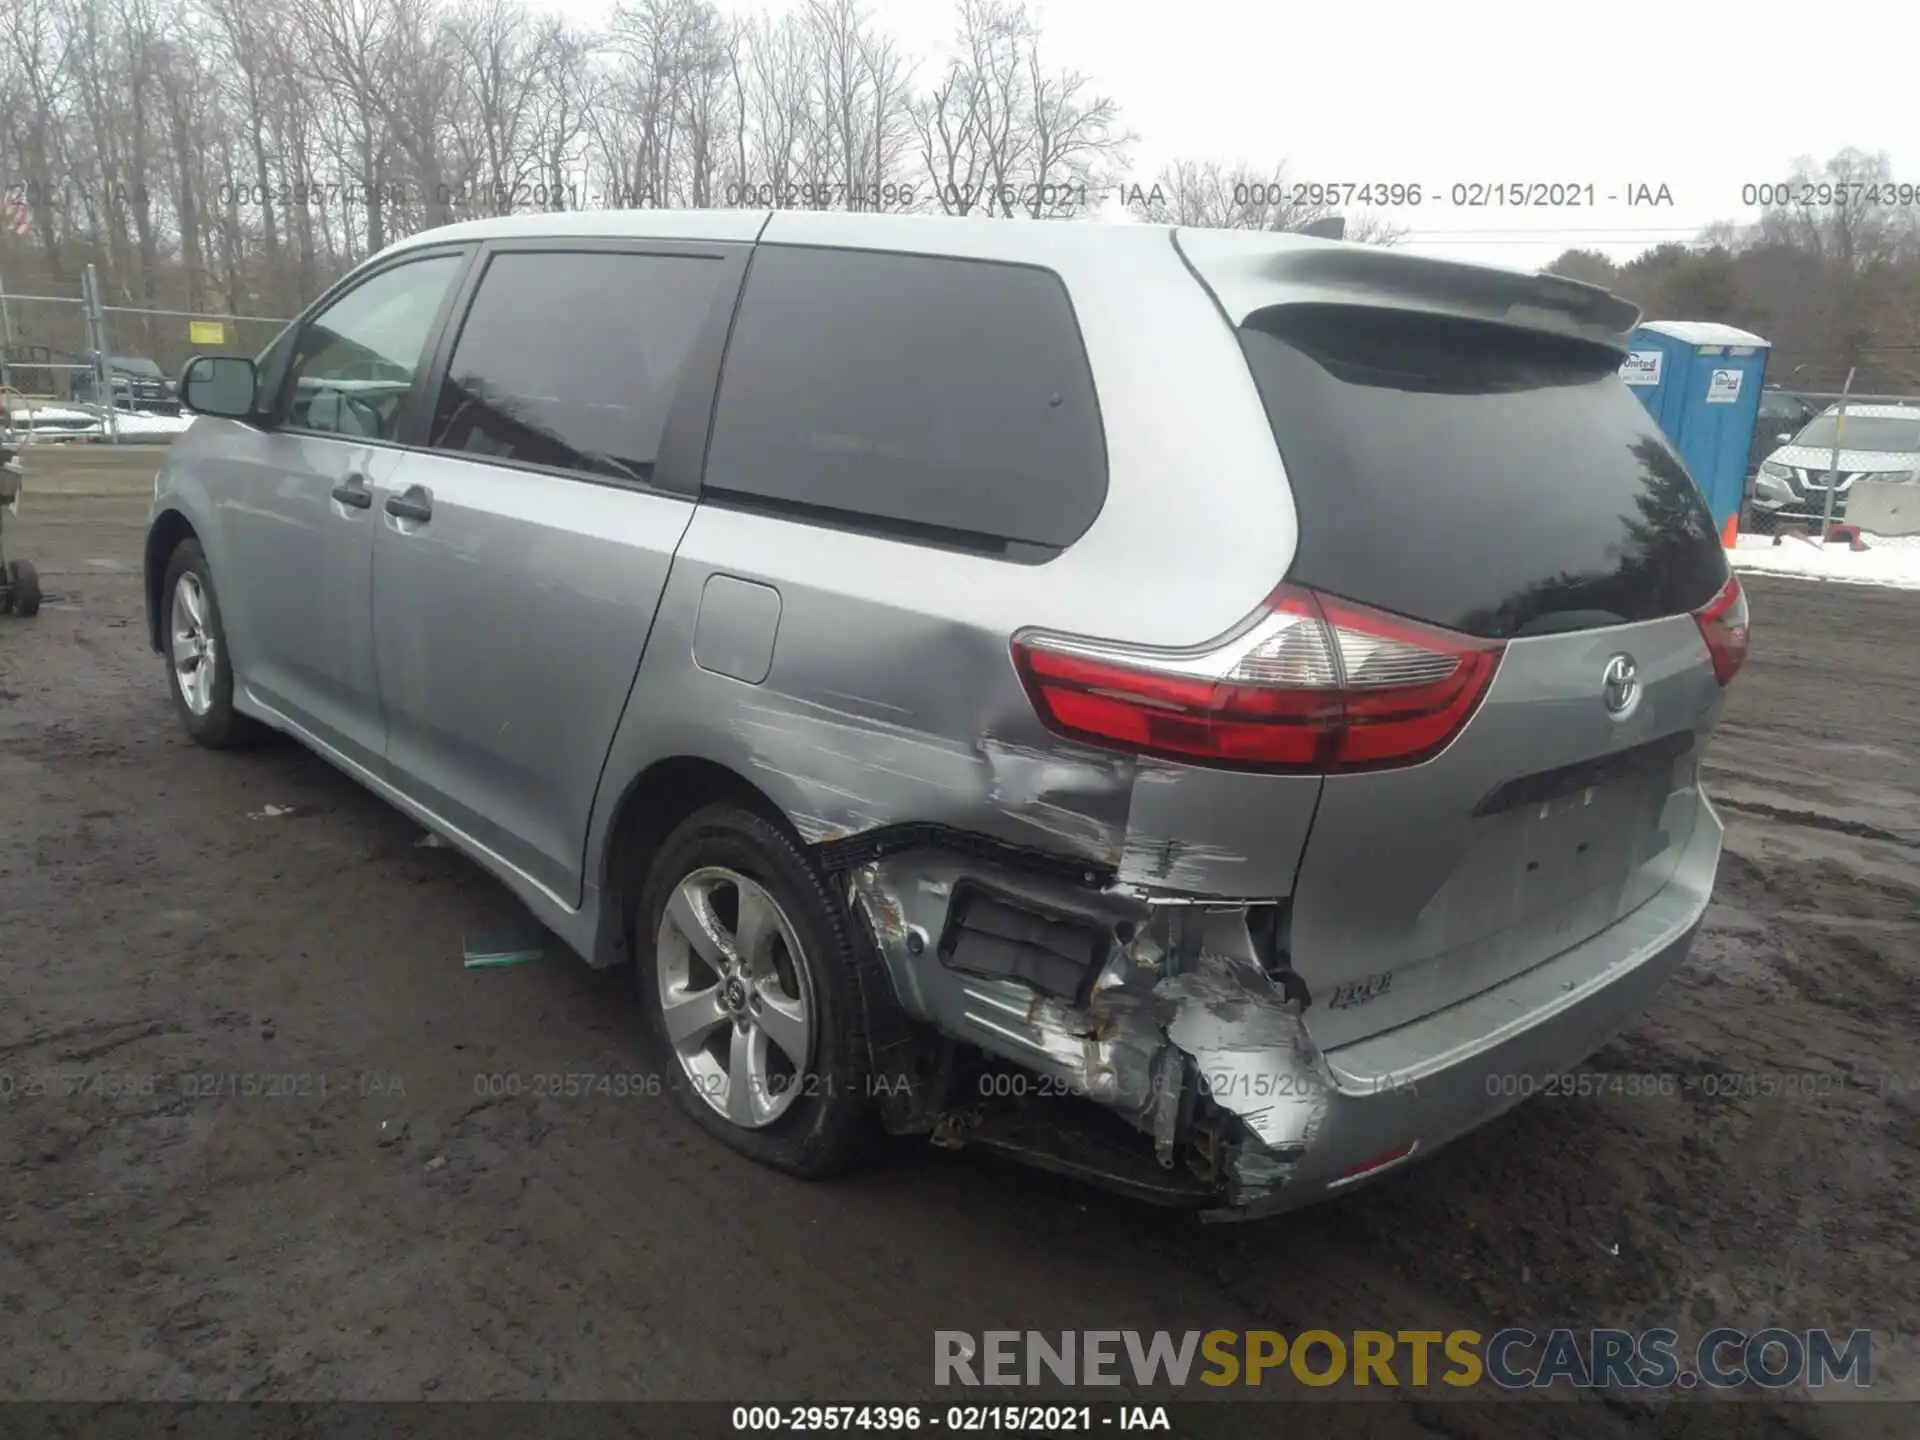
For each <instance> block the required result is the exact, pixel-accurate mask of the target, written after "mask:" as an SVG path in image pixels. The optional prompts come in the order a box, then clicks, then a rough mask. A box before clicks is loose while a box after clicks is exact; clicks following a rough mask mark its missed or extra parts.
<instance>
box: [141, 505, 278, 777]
mask: <svg viewBox="0 0 1920 1440" xmlns="http://www.w3.org/2000/svg"><path fill="white" fill-rule="evenodd" d="M160 605H161V611H160V640H161V643H162V644H163V645H164V646H165V647H166V655H167V690H168V693H169V694H171V695H172V696H173V708H174V712H175V713H176V714H178V715H179V717H180V723H181V725H182V726H184V727H185V729H186V732H187V734H188V735H190V736H192V737H193V740H194V743H195V744H199V745H204V746H206V747H207V748H208V749H209V750H231V749H235V748H238V747H240V746H243V745H250V744H253V743H255V742H256V741H258V740H259V739H260V738H261V737H262V736H263V735H265V734H266V729H265V727H264V726H262V725H260V724H258V723H257V722H256V721H253V720H250V719H249V718H247V717H246V716H245V715H242V714H240V713H239V712H238V711H237V710H235V709H234V708H233V660H232V658H231V655H230V652H229V650H228V648H227V631H226V625H225V624H224V622H223V621H222V619H221V616H220V597H219V595H218V594H217V593H216V592H215V590H214V588H213V570H212V568H211V567H210V566H209V565H208V564H207V557H206V555H205V554H204V553H203V552H202V551H201V549H200V542H199V541H198V540H193V539H188V540H182V541H181V542H180V544H179V545H178V546H176V547H175V548H174V552H173V556H172V558H171V559H169V560H168V561H167V572H166V578H165V579H164V580H162V581H161V583H160ZM189 662H192V663H189Z"/></svg>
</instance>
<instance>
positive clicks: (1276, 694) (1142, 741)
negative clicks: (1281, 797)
mask: <svg viewBox="0 0 1920 1440" xmlns="http://www.w3.org/2000/svg"><path fill="white" fill-rule="evenodd" d="M1502 649H1503V647H1502V646H1501V644H1500V643H1499V642H1497V641H1484V640H1475V639H1472V638H1470V637H1467V636H1463V635H1456V634H1454V633H1453V632H1452V631H1448V630H1441V629H1438V628H1436V627H1434V626H1431V625H1422V624H1419V623H1417V622H1415V621H1412V620H1403V619H1400V618H1399V617H1397V616H1392V615H1385V614H1382V613H1380V612H1378V611H1375V610H1370V609H1368V608H1366V607H1365V606H1361V605H1355V604H1352V603H1350V602H1348V601H1345V600H1336V599H1332V598H1330V597H1325V596H1321V595H1317V594H1315V593H1313V592H1312V591H1308V590H1300V589H1294V588H1292V587H1289V586H1282V587H1281V588H1280V589H1279V590H1277V591H1275V592H1274V594H1273V595H1272V596H1271V597H1269V599H1268V601H1267V603H1266V604H1265V605H1264V606H1263V607H1262V609H1261V611H1260V613H1259V614H1258V615H1256V616H1255V617H1254V619H1253V621H1252V622H1250V623H1249V624H1248V625H1245V626H1243V627H1241V628H1240V629H1239V630H1237V631H1236V632H1235V633H1234V634H1232V635H1230V636H1229V637H1227V638H1226V639H1224V640H1221V641H1219V642H1218V643H1216V644H1213V645H1209V646H1206V647H1203V648H1202V649H1199V650H1152V649H1147V648H1143V647H1132V646H1125V645H1111V644H1105V643H1101V642H1094V641H1083V640H1078V639H1073V638H1071V637H1066V636H1053V635H1039V634H1033V633H1025V634H1022V635H1019V636H1016V637H1015V638H1014V642H1013V659H1014V665H1015V667H1016V668H1017V669H1018V670H1019V672H1020V678H1021V680H1022V682H1023V683H1024V684H1025V685H1026V688H1027V694H1028V695H1029V697H1030V698H1031V699H1032V701H1033V705H1034V708H1035V710H1037V711H1038V712H1039V714H1040V718H1041V719H1042V720H1044V721H1045V722H1046V723H1047V725H1048V726H1049V727H1050V728H1051V729H1053V730H1054V731H1055V732H1057V733H1059V734H1061V735H1065V736H1069V737H1071V738H1074V739H1079V740H1089V741H1092V742H1094V743H1095V744H1100V745H1108V746H1114V747H1117V748H1120V749H1124V750H1131V751H1136V752H1139V753H1142V754H1151V755H1162V756H1166V757H1168V758H1170V759H1177V760H1192V761H1196V762H1199V763H1203V764H1204V763H1212V764H1217V765H1238V766H1246V767H1249V768H1257V769H1262V770H1306V771H1327V770H1358V769H1369V768H1374V767H1379V766H1387V765H1410V764H1414V763H1417V762H1418V761H1421V760H1425V759H1427V758H1428V757H1430V756H1432V755H1434V754H1436V753H1437V752H1438V751H1439V750H1440V749H1441V748H1442V747H1444V746H1445V745H1446V743H1447V742H1448V741H1449V740H1451V739H1452V738H1453V737H1454V736H1455V735H1457V734H1458V733H1459V732H1460V729H1461V727H1462V726H1464V725H1465V724H1466V722H1467V720H1468V719H1469V718H1470V717H1471V716H1472V714H1473V712H1474V710H1475V709H1476V708H1477V707H1478V706H1479V704H1480V701H1481V698H1482V697H1483V696H1484V695H1485V694H1486V693H1487V687H1488V685H1489V684H1490V683H1491V682H1492V680H1493V673H1494V670H1495V669H1496V668H1497V667H1498V665H1499V663H1500V655H1501V651H1502Z"/></svg>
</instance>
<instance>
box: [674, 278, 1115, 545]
mask: <svg viewBox="0 0 1920 1440" xmlns="http://www.w3.org/2000/svg"><path fill="white" fill-rule="evenodd" d="M705 489H706V490H707V491H708V492H709V493H712V492H720V493H731V494H734V495H740V496H753V497H757V498H760V499H763V500H767V501H771V502H774V503H775V504H779V505H784V506H788V507H792V508H794V509H796V510H797V511H799V512H800V513H802V514H812V515H817V516H819V517H821V518H823V519H828V520H834V519H839V520H842V521H853V522H855V523H858V524H872V525H878V526H880V527H881V528H884V529H889V530H892V531H894V532H895V533H902V534H905V535H908V536H913V535H915V534H916V533H922V534H924V536H925V538H927V539H929V540H934V541H939V540H942V539H947V540H959V541H962V542H963V543H968V542H970V543H973V544H976V545H979V546H981V547H982V548H985V549H989V550H992V549H996V548H998V549H1001V550H1003V551H1004V550H1005V549H1006V548H1007V547H1008V546H1010V545H1012V546H1039V547H1045V548H1046V549H1047V550H1048V551H1049V552H1051V551H1053V550H1057V549H1059V548H1062V547H1064V546H1067V545H1070V544H1072V543H1073V542H1074V541H1075V540H1077V539H1078V538H1079V537H1080V535H1081V534H1082V533H1083V532H1084V531H1085V530H1086V528H1087V527H1088V526H1089V525H1090V524H1092V523H1093V519H1094V517H1095V516H1096V515H1098V514H1099V512H1100V507H1101V505H1102V504H1103V503H1104V501H1105V499H1106V490H1107V464H1106V447H1105V442H1104V439H1103V432H1102V430H1101V427H1100V415H1099V410H1098V407H1097V405H1096V403H1095V399H1094V390H1093V377H1092V375H1091V374H1090V373H1089V371H1088V369H1087V359H1086V351H1085V349H1084V347H1083V346H1082V344H1081V340H1080V330H1079V326H1078V325H1077V324H1076V323H1075V320H1074V316H1073V309H1072V306H1071V305H1070V303H1069V302H1068V300H1067V293H1066V289H1065V287H1064V286H1062V284H1061V283H1060V280H1059V278H1058V277H1057V276H1055V275H1053V274H1051V273H1050V272H1048V271H1044V270H1038V269H1032V268H1028V267H1025V266H1015V265H1003V264H988V263H982V262H976V261H967V260H954V259H944V258H937V257H929V256H918V255H894V254H885V253H880V252H875V251H852V250H828V249H817V248H810V247H800V246H767V245H763V246H761V247H760V249H759V250H758V251H757V252H756V253H755V255H754V259H753V267H752V269H751V270H750V271H749V272H748V275H747V284H746V292H745V294H744V296H743V297H742V299H741V302H740V313H739V315H738V317H737V318H736V320H735V323H734V331H733V339H732V341H731V343H730V344H729V345H728V347H727V362H726V369H725V373H724V375H723V376H722V379H721V382H720V398H719V410H718V414H717V417H716V420H715V422H714V433H713V444H712V448H711V450H710V451H709V454H708V458H707V471H706V480H705Z"/></svg>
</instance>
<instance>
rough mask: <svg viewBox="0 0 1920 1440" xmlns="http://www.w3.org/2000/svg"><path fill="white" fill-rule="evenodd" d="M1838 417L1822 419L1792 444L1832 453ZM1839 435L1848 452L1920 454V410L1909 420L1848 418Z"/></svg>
mask: <svg viewBox="0 0 1920 1440" xmlns="http://www.w3.org/2000/svg"><path fill="white" fill-rule="evenodd" d="M1839 418H1840V417H1839V416H1837V415H1822V416H1820V417H1819V418H1817V419H1816V420H1814V422H1813V423H1812V424H1810V425H1809V426H1807V428H1806V429H1804V430H1802V431H1801V432H1800V433H1799V434H1798V435H1796V436H1795V437H1794V441H1793V443H1794V444H1796V445H1812V446H1814V447H1816V448H1818V449H1821V450H1831V449H1832V448H1833V441H1834V435H1835V426H1836V424H1837V422H1838V420H1839ZM1839 433H1840V437H1841V445H1842V447H1843V448H1845V449H1848V450H1889V451H1894V452H1904V451H1920V410H1916V411H1915V412H1914V416H1913V418H1912V419H1910V420H1909V419H1907V418H1906V417H1905V416H1896V415H1849V416H1847V423H1846V424H1845V425H1844V426H1841V427H1840V429H1839Z"/></svg>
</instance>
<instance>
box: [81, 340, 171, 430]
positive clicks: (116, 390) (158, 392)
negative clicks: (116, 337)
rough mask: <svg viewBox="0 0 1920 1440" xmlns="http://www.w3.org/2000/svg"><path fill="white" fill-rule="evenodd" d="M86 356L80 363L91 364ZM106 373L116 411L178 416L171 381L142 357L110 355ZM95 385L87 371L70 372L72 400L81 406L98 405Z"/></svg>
mask: <svg viewBox="0 0 1920 1440" xmlns="http://www.w3.org/2000/svg"><path fill="white" fill-rule="evenodd" d="M93 360H94V356H93V354H91V353H89V354H87V355H84V356H82V357H81V363H83V364H91V363H93ZM107 373H108V375H109V376H110V377H111V378H112V382H113V405H114V408H115V409H117V410H144V411H146V412H147V413H148V414H151V415H178V414H179V413H180V398H179V395H178V394H177V391H176V386H175V384H174V382H173V381H171V380H169V379H168V378H167V376H166V374H165V372H163V371H162V370H161V369H160V367H159V366H158V365H157V364H155V363H154V362H153V361H152V360H149V359H148V358H147V357H146V356H144V355H111V356H109V357H108V358H107ZM97 386H98V382H97V380H96V378H95V376H94V373H93V372H92V371H91V370H76V371H74V372H73V388H72V392H71V393H72V397H73V399H74V400H75V401H77V402H80V403H83V404H95V403H98V397H97V395H96V393H95V392H96V390H97Z"/></svg>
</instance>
